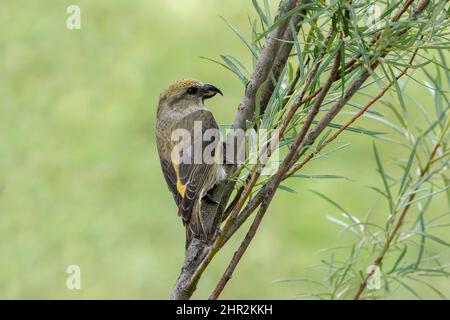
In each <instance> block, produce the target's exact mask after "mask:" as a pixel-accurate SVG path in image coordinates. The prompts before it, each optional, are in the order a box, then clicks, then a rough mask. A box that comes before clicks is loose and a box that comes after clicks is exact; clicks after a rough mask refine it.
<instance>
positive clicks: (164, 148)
mask: <svg viewBox="0 0 450 320" xmlns="http://www.w3.org/2000/svg"><path fill="white" fill-rule="evenodd" d="M217 93H221V92H220V90H218V89H217V88H216V87H214V86H212V85H208V84H203V83H201V82H200V81H197V80H193V79H181V80H178V81H176V82H175V83H174V84H172V85H170V86H169V87H168V88H167V89H166V90H165V91H164V92H163V93H162V94H161V96H160V99H159V104H158V111H157V122H156V138H157V148H158V153H159V157H160V161H161V167H162V170H163V173H164V177H165V179H166V182H167V185H168V187H169V190H170V191H171V192H172V194H173V197H174V199H175V202H176V204H177V206H178V214H179V216H180V217H181V218H182V220H183V223H184V225H185V227H186V246H187V245H188V244H189V243H190V241H191V239H192V237H193V236H196V237H199V238H201V239H206V237H207V234H206V232H205V228H204V226H203V222H202V219H201V216H200V215H199V210H200V208H201V203H202V201H205V200H204V197H205V195H206V193H207V192H208V191H209V190H210V189H211V188H212V187H213V186H214V185H215V184H216V182H217V181H218V180H219V179H221V178H223V169H222V165H221V163H220V162H221V161H220V160H221V157H222V143H221V141H220V139H214V140H213V142H212V145H211V146H210V147H209V148H210V149H208V150H211V152H212V153H211V154H213V155H214V157H215V159H216V162H214V163H205V162H204V161H201V163H193V161H192V160H193V159H194V158H195V157H197V156H200V157H201V155H199V153H203V151H204V150H205V148H206V147H207V146H208V145H209V144H210V143H211V141H203V139H202V137H201V136H195V135H194V121H201V132H202V133H203V132H205V131H206V130H208V129H216V130H218V125H217V123H216V121H215V119H214V116H213V115H212V113H211V112H210V111H209V110H207V109H206V108H205V107H204V104H203V102H204V100H205V99H208V98H211V97H213V96H214V95H216V94H217ZM176 129H185V130H186V132H188V133H189V134H190V135H191V137H193V138H194V139H196V141H194V140H193V141H191V142H190V143H189V144H186V145H184V146H183V152H187V154H189V153H190V154H191V157H190V160H191V161H183V159H182V154H183V152H181V153H179V152H172V151H173V150H174V148H175V146H176V145H177V144H178V141H172V133H173V132H174V131H175V130H176ZM197 143H198V144H199V146H201V147H200V148H194V146H196V145H197ZM195 152H197V154H195ZM200 159H201V158H200Z"/></svg>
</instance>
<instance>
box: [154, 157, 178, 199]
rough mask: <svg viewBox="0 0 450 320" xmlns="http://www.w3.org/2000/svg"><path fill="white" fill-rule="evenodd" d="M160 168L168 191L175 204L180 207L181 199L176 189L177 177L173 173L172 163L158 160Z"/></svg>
mask: <svg viewBox="0 0 450 320" xmlns="http://www.w3.org/2000/svg"><path fill="white" fill-rule="evenodd" d="M160 162H161V168H162V171H163V174H164V178H165V179H166V182H167V185H168V186H169V190H170V191H171V192H172V195H173V198H174V200H175V203H176V204H177V206H178V207H180V204H181V200H182V199H183V198H182V197H181V195H180V193H179V191H178V189H177V184H178V175H177V173H176V171H175V168H174V166H173V163H172V161H171V160H169V159H164V158H160Z"/></svg>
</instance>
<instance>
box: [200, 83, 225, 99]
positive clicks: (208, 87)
mask: <svg viewBox="0 0 450 320" xmlns="http://www.w3.org/2000/svg"><path fill="white" fill-rule="evenodd" d="M202 91H203V99H209V98H212V97H214V96H215V95H216V94H218V93H220V95H221V96H223V94H222V91H220V90H219V89H217V88H216V87H215V86H213V85H212V84H204V85H203V87H202Z"/></svg>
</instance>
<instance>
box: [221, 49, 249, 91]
mask: <svg viewBox="0 0 450 320" xmlns="http://www.w3.org/2000/svg"><path fill="white" fill-rule="evenodd" d="M220 57H221V58H222V60H223V61H224V62H225V63H226V64H227V66H228V67H229V69H230V70H231V71H232V72H233V73H234V74H235V75H237V76H238V78H239V79H240V80H241V82H242V83H243V84H244V85H245V84H246V83H247V82H248V80H247V77H246V76H245V75H244V74H243V73H242V71H241V70H240V69H239V67H238V66H236V64H235V63H234V62H233V60H231V59H230V58H229V57H228V56H225V55H220Z"/></svg>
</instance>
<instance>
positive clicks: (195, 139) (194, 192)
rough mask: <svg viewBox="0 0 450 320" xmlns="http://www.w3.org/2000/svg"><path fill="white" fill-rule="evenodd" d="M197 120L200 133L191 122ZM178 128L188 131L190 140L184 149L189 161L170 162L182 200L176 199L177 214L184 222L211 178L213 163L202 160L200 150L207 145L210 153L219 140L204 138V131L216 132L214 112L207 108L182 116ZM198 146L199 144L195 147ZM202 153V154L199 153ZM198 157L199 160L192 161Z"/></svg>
mask: <svg viewBox="0 0 450 320" xmlns="http://www.w3.org/2000/svg"><path fill="white" fill-rule="evenodd" d="M195 121H199V123H198V127H199V128H201V133H202V134H201V135H199V134H195V132H194V122H195ZM177 128H183V129H186V130H187V131H189V132H190V134H191V137H192V141H191V143H190V144H189V145H187V146H186V148H185V149H184V150H183V152H187V154H189V155H190V157H189V161H185V162H183V160H181V161H179V163H178V164H177V163H173V168H174V171H175V175H176V177H177V180H176V188H177V191H178V194H179V195H180V197H181V199H180V202H179V206H178V207H179V214H180V216H181V217H182V218H183V220H184V221H185V222H187V221H189V220H190V218H191V213H192V210H193V207H194V204H195V202H196V201H198V199H199V197H200V196H203V195H202V194H201V193H202V192H206V191H208V190H207V189H208V188H210V187H211V186H210V185H206V184H207V182H208V181H210V179H211V174H213V172H212V170H213V167H214V165H213V164H211V163H209V164H208V163H205V162H204V161H203V157H202V154H203V151H204V150H205V148H206V147H207V146H208V145H210V146H211V147H213V148H211V150H212V154H213V153H214V152H215V147H216V146H217V144H218V143H219V141H220V140H219V139H220V137H215V138H214V137H213V138H212V139H211V140H212V141H204V139H203V133H204V132H205V131H206V130H208V129H214V130H217V132H218V129H219V127H218V125H217V123H216V121H215V120H214V117H213V115H212V114H211V112H209V111H208V110H204V109H202V110H197V111H195V112H193V113H191V114H189V115H188V116H186V117H184V118H183V119H182V120H181V121H180V122H179V123H178V125H177ZM198 146H201V147H198ZM200 153H201V154H200ZM196 159H199V160H201V161H199V162H200V163H196V162H198V161H195V160H196Z"/></svg>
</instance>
